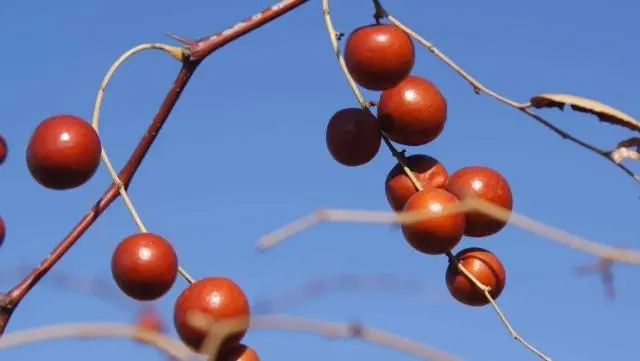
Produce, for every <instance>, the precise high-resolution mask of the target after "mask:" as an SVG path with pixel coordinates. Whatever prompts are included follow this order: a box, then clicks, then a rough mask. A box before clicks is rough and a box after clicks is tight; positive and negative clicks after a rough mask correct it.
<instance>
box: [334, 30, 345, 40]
mask: <svg viewBox="0 0 640 361" xmlns="http://www.w3.org/2000/svg"><path fill="white" fill-rule="evenodd" d="M335 37H336V40H337V41H342V39H344V33H343V32H341V31H336V33H335Z"/></svg>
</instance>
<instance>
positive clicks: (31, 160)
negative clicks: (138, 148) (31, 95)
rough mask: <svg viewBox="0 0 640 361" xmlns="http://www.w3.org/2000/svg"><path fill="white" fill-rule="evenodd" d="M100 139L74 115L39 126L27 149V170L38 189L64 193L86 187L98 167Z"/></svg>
mask: <svg viewBox="0 0 640 361" xmlns="http://www.w3.org/2000/svg"><path fill="white" fill-rule="evenodd" d="M101 151H102V148H101V143H100V137H99V136H98V134H97V132H96V131H95V130H94V129H93V127H91V125H90V124H89V123H87V122H85V121H84V120H82V119H81V118H79V117H76V116H74V115H56V116H53V117H50V118H47V119H45V120H44V121H43V122H42V123H40V124H39V125H38V126H37V127H36V129H35V130H34V132H33V134H32V135H31V139H30V140H29V145H28V146H27V166H28V168H29V172H30V173H31V175H32V176H33V178H34V179H35V180H36V181H37V182H38V183H40V184H41V185H42V186H44V187H46V188H49V189H55V190H64V189H71V188H75V187H78V186H80V185H82V184H84V183H86V182H87V181H88V180H89V179H91V177H92V176H93V175H94V174H95V172H96V170H97V169H98V166H99V165H100V153H101Z"/></svg>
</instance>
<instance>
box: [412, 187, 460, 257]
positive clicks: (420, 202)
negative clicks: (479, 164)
mask: <svg viewBox="0 0 640 361" xmlns="http://www.w3.org/2000/svg"><path fill="white" fill-rule="evenodd" d="M458 203H459V201H458V198H456V197H455V196H454V195H453V194H451V193H449V192H447V191H445V190H443V189H440V188H430V189H426V190H423V191H420V192H417V193H416V194H414V195H413V196H411V198H409V200H408V201H407V204H405V206H404V211H405V212H417V211H421V212H425V213H426V214H427V215H429V216H431V217H430V218H425V219H422V220H418V221H415V222H411V223H407V224H403V225H402V233H403V234H404V237H405V239H406V240H407V242H409V244H410V245H411V246H412V247H413V248H414V249H416V250H417V251H420V252H422V253H426V254H443V253H446V252H448V251H450V250H452V249H453V247H455V246H456V245H457V244H458V243H459V242H460V240H461V239H462V234H463V232H464V225H465V217H464V214H463V213H460V212H448V213H444V214H441V213H443V210H445V209H446V208H447V207H452V206H456V205H457V204H458Z"/></svg>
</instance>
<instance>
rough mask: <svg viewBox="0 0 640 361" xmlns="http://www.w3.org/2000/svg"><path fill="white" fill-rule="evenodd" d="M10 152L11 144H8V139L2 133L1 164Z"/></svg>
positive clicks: (0, 143) (0, 139) (0, 144)
mask: <svg viewBox="0 0 640 361" xmlns="http://www.w3.org/2000/svg"><path fill="white" fill-rule="evenodd" d="M8 154H9V146H8V145H7V141H6V140H5V139H4V137H3V136H2V135H0V165H2V164H3V163H4V161H5V160H7V155H8Z"/></svg>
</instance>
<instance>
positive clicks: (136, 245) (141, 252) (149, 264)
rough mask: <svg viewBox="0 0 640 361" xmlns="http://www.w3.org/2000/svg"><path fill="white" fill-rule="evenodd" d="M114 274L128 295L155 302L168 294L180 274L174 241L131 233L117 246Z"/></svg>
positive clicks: (152, 235) (153, 235)
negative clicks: (172, 243) (172, 242)
mask: <svg viewBox="0 0 640 361" xmlns="http://www.w3.org/2000/svg"><path fill="white" fill-rule="evenodd" d="M111 273H112V274H113V279H114V280H115V281H116V284H117V285H118V287H119V288H120V290H122V292H123V293H124V294H126V295H127V296H129V297H131V298H133V299H136V300H139V301H152V300H156V299H158V298H160V297H162V296H163V295H164V294H165V293H167V292H168V291H169V290H170V289H171V287H172V286H173V283H174V282H175V280H176V277H177V274H178V257H177V256H176V253H175V251H174V249H173V247H172V246H171V244H170V243H169V242H168V241H167V240H166V239H164V238H162V237H160V236H158V235H156V234H153V233H138V234H134V235H131V236H129V237H127V238H125V239H124V240H122V242H120V244H118V246H117V247H116V249H115V251H114V252H113V257H112V259H111Z"/></svg>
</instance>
